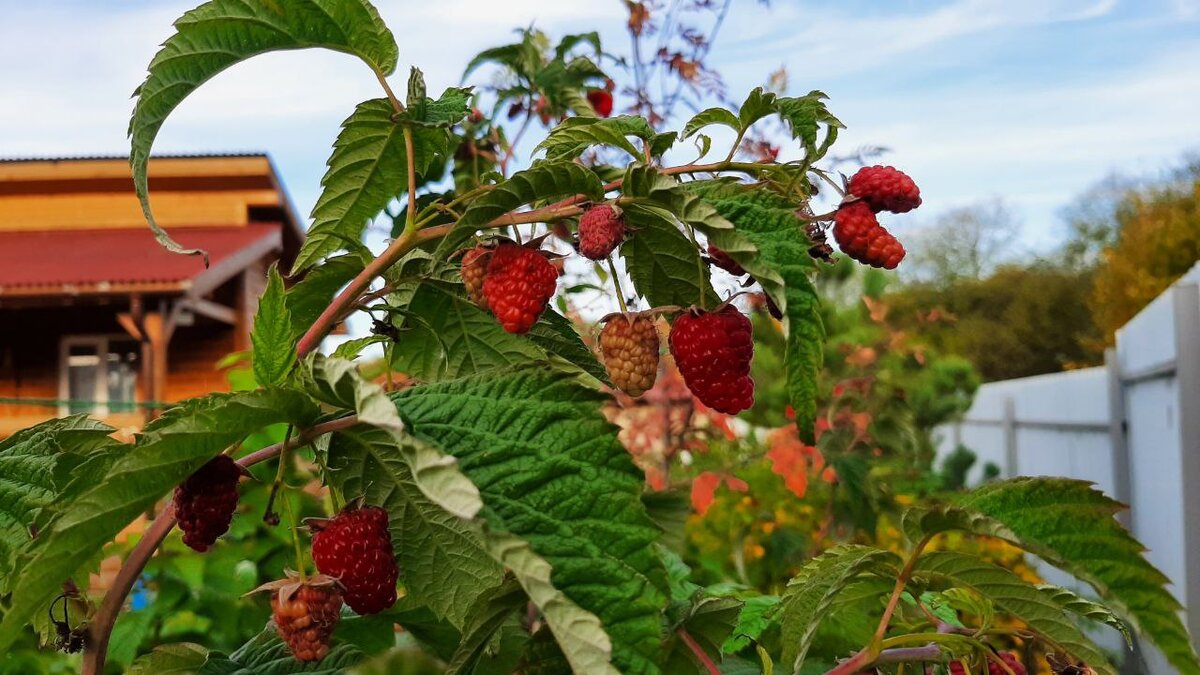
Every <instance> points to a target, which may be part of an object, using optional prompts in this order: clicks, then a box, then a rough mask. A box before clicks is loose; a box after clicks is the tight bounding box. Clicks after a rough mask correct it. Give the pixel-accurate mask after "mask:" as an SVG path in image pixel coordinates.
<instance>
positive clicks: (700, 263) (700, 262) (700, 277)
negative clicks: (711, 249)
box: [683, 223, 708, 309]
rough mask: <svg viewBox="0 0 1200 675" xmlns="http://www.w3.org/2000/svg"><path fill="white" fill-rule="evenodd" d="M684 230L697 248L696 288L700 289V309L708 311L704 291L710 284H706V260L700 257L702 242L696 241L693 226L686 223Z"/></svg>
mask: <svg viewBox="0 0 1200 675" xmlns="http://www.w3.org/2000/svg"><path fill="white" fill-rule="evenodd" d="M683 229H684V231H685V232H687V235H688V238H689V239H691V240H692V246H695V247H696V253H697V255H696V286H697V287H698V288H699V289H700V309H707V303H706V300H707V298H706V297H705V294H704V291H705V290H707V286H708V284H706V283H705V282H704V259H703V258H701V257H700V256H699V253H700V241H699V240H698V239H696V231H695V230H693V229H692V226H691V225H689V224H687V223H684V224H683Z"/></svg>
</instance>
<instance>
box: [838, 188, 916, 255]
mask: <svg viewBox="0 0 1200 675" xmlns="http://www.w3.org/2000/svg"><path fill="white" fill-rule="evenodd" d="M847 188H848V189H849V194H847V195H846V201H843V202H842V205H841V206H840V207H839V208H838V210H837V213H836V214H834V225H833V238H834V239H835V240H837V243H838V246H839V247H841V249H842V252H843V253H845V254H846V255H848V256H850V257H851V258H853V259H855V260H857V261H859V262H861V263H863V264H865V265H871V266H872V267H882V268H884V269H889V270H891V269H895V268H896V266H897V265H899V264H900V261H901V260H903V259H904V246H903V245H901V243H900V241H899V240H898V239H896V238H895V237H894V236H892V234H891V233H890V232H888V231H887V230H885V229H884V228H883V226H882V225H880V224H879V219H878V218H877V217H876V216H875V214H877V213H879V212H880V211H891V212H892V213H906V212H908V211H911V210H913V209H915V208H917V207H918V206H920V205H921V190H920V189H919V188H918V187H917V184H916V182H914V181H913V179H912V178H909V177H908V175H907V174H905V173H904V172H903V171H900V170H899V169H896V168H895V167H891V166H879V165H876V166H864V167H863V168H861V169H859V170H858V172H857V173H855V174H854V175H853V176H851V177H850V181H849V183H848V184H847Z"/></svg>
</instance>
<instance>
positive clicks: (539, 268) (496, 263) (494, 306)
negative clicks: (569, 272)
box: [483, 243, 558, 333]
mask: <svg viewBox="0 0 1200 675" xmlns="http://www.w3.org/2000/svg"><path fill="white" fill-rule="evenodd" d="M557 285H558V270H557V269H555V268H554V265H552V264H551V263H550V261H549V260H547V259H546V256H545V255H543V254H542V252H541V251H539V250H537V249H532V248H526V247H524V246H519V245H517V244H511V243H504V244H500V246H498V247H496V250H495V251H493V252H492V257H491V260H489V261H488V266H487V274H486V276H484V278H483V295H484V297H485V298H487V303H488V307H489V308H491V310H492V314H495V315H496V319H498V320H499V321H500V325H502V326H504V330H506V331H508V332H510V333H526V332H528V331H529V329H530V328H533V324H535V323H537V320H538V317H539V316H541V314H542V312H543V311H545V309H546V305H547V304H548V303H549V302H550V298H551V297H552V296H553V295H554V289H555V287H556V286H557Z"/></svg>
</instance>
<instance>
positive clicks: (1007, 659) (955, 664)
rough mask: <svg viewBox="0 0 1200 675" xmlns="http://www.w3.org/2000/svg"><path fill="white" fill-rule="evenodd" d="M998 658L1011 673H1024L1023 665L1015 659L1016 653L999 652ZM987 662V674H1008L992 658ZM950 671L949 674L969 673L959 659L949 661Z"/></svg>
mask: <svg viewBox="0 0 1200 675" xmlns="http://www.w3.org/2000/svg"><path fill="white" fill-rule="evenodd" d="M1000 659H1001V660H1002V661H1004V663H1005V665H1007V666H1008V668H1009V670H1011V671H1012V672H1013V675H1025V666H1023V665H1021V661H1020V660H1019V659H1017V656H1016V654H1013V653H1012V652H1000ZM987 664H988V675H1008V673H1005V672H1004V669H1003V668H1001V667H1000V664H998V663H996V662H995V661H993V660H992V659H988V662H987ZM950 673H951V675H970V674H969V673H968V672H967V670H966V668H963V665H962V662H961V661H951V662H950Z"/></svg>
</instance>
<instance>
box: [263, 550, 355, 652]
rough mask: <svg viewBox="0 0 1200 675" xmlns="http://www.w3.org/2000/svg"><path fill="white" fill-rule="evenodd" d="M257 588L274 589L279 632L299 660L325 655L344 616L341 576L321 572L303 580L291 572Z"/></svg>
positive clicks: (273, 611) (273, 606)
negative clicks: (330, 640)
mask: <svg viewBox="0 0 1200 675" xmlns="http://www.w3.org/2000/svg"><path fill="white" fill-rule="evenodd" d="M255 591H271V618H272V619H273V620H274V621H275V631H276V632H277V633H279V637H280V639H282V640H283V641H284V643H286V644H287V646H288V649H290V650H291V651H292V656H295V657H296V660H297V661H304V662H309V661H320V660H321V659H323V658H325V656H326V655H327V654H328V653H329V638H330V637H332V636H333V629H334V628H336V627H337V624H338V621H339V620H341V618H342V589H341V587H340V585H339V584H338V582H337V579H334V578H332V577H328V576H325V575H322V574H318V575H316V576H312V577H309V578H308V579H307V580H305V581H300V579H299V578H297V577H296V574H295V573H294V572H288V578H287V579H281V580H279V581H272V582H270V583H267V584H263V585H262V586H259V587H258V588H256V589H255ZM252 592H254V591H252Z"/></svg>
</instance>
